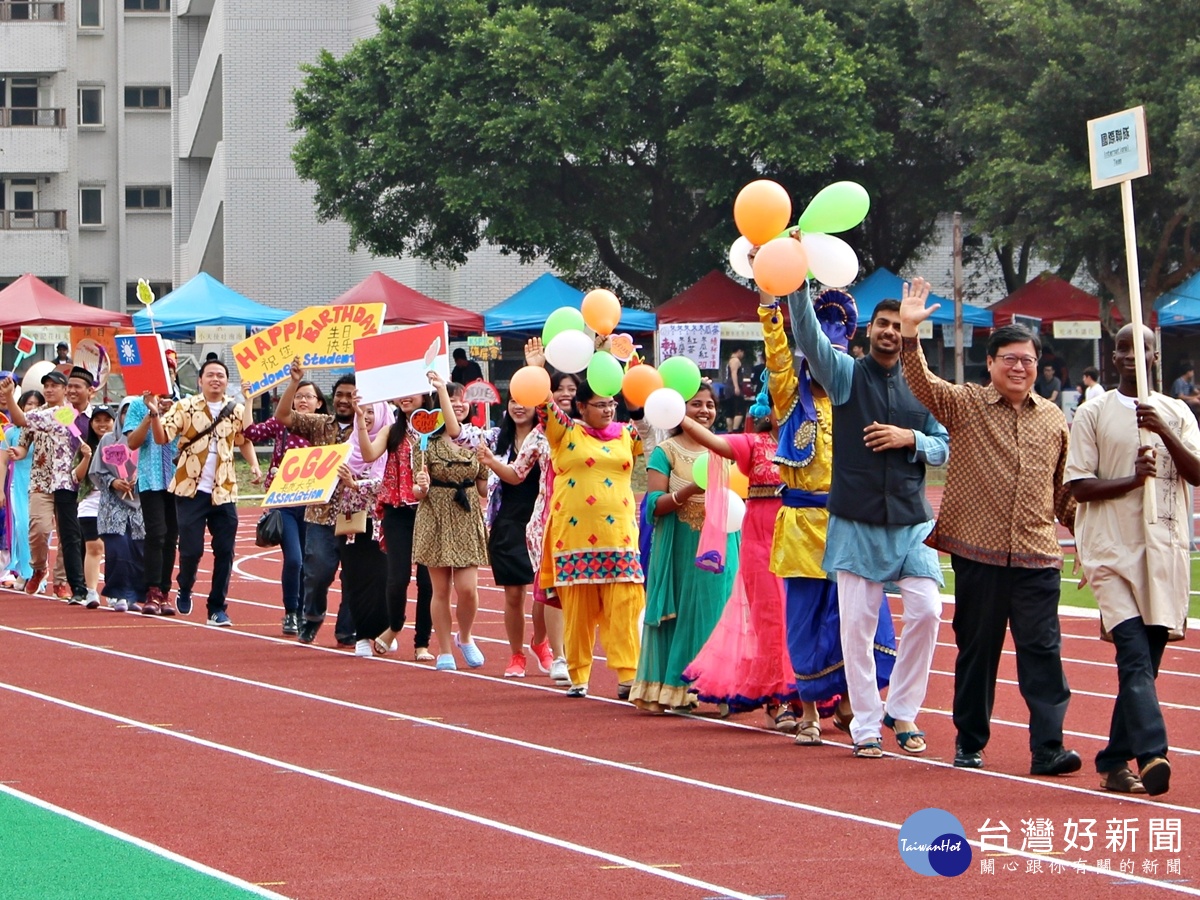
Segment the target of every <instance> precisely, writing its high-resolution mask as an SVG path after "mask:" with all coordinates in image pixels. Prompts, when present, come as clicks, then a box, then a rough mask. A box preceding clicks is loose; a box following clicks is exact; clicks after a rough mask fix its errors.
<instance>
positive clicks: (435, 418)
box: [408, 409, 446, 434]
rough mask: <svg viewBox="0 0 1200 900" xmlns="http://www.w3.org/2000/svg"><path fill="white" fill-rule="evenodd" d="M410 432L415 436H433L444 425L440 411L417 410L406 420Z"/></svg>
mask: <svg viewBox="0 0 1200 900" xmlns="http://www.w3.org/2000/svg"><path fill="white" fill-rule="evenodd" d="M408 422H409V424H410V425H411V426H412V430H413V431H415V432H416V433H417V434H433V433H434V432H435V431H437V430H438V429H439V428H441V427H442V426H443V425H444V424H446V423H445V420H444V419H443V418H442V411H441V410H440V409H439V410H437V411H436V412H433V411H432V410H428V409H418V410H417V411H416V412H414V413H413V414H412V415H411V416H410V417H409V419H408Z"/></svg>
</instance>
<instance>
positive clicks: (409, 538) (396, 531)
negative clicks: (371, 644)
mask: <svg viewBox="0 0 1200 900" xmlns="http://www.w3.org/2000/svg"><path fill="white" fill-rule="evenodd" d="M416 522H417V508H416V507H415V506H385V507H384V508H383V541H384V544H386V545H387V609H388V627H389V628H390V629H391V630H392V631H399V630H400V629H402V628H403V627H404V621H405V608H406V607H407V606H408V583H409V582H410V581H411V580H412V574H413V561H412V552H413V528H414V527H415V526H416ZM343 571H345V569H344V568H343ZM432 602H433V582H432V581H430V579H429V570H428V569H427V568H425V567H424V566H422V565H420V564H418V565H417V619H416V634H415V636H414V637H413V646H414V647H428V646H429V636H430V634H431V633H432V632H433V617H432V615H431V614H430V611H429V605H430V603H432Z"/></svg>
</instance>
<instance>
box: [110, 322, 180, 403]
mask: <svg viewBox="0 0 1200 900" xmlns="http://www.w3.org/2000/svg"><path fill="white" fill-rule="evenodd" d="M113 340H114V341H115V342H116V345H117V362H118V363H119V364H120V366H121V374H122V375H123V376H124V378H125V393H126V394H127V395H128V396H130V397H136V396H138V395H139V394H144V393H146V392H147V391H149V392H150V393H151V394H156V395H158V396H160V397H165V396H168V395H169V394H170V393H171V376H170V374H169V372H168V370H167V354H166V351H165V349H164V348H163V340H162V338H161V337H159V336H158V335H157V334H118V335H117V336H116V337H115V338H113Z"/></svg>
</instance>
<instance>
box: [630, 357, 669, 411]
mask: <svg viewBox="0 0 1200 900" xmlns="http://www.w3.org/2000/svg"><path fill="white" fill-rule="evenodd" d="M662 386H663V379H662V375H660V374H659V372H658V369H656V368H654V366H649V365H646V364H645V363H642V364H641V365H637V366H630V367H629V371H627V372H626V373H625V377H624V379H622V381H621V393H622V394H624V395H625V399H626V400H627V401H628V402H629V405H630V406H631V407H633V408H635V409H640V408H641V407H643V406H645V405H646V399H647V398H648V397H649V396H650V395H651V394H653V393H654V392H655V391H657V390H658V389H659V388H660V387H662Z"/></svg>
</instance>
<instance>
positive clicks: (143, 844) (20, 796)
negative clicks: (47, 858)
mask: <svg viewBox="0 0 1200 900" xmlns="http://www.w3.org/2000/svg"><path fill="white" fill-rule="evenodd" d="M0 792H3V793H5V794H8V795H9V796H10V797H14V798H16V799H17V800H23V801H24V802H26V803H29V804H32V805H33V806H37V807H39V808H41V809H44V810H46V811H47V812H52V813H55V814H56V815H60V816H64V817H65V818H68V819H70V820H71V821H73V822H78V823H79V824H80V825H86V826H87V827H88V828H92V829H95V830H96V831H99V832H100V833H101V834H106V835H108V836H109V837H114V838H117V839H118V840H121V841H124V842H125V843H127V844H132V845H133V846H135V847H139V848H141V849H142V850H147V851H149V852H150V853H153V854H154V855H155V856H160V857H162V858H163V859H166V860H170V861H171V862H173V863H178V864H179V865H181V866H186V867H187V868H189V869H192V870H193V871H196V872H199V873H200V874H202V875H208V876H211V877H212V878H216V879H217V880H219V881H224V882H226V883H227V884H231V885H233V886H234V887H238V888H241V889H242V890H244V891H249V892H250V893H252V894H258V895H259V896H260V897H271V898H274V900H288V898H287V897H286V895H284V894H277V893H275V892H274V891H269V890H267V889H266V888H264V887H261V886H259V885H257V884H253V883H251V882H249V881H245V880H243V879H241V878H238V877H237V876H236V875H230V874H229V873H228V872H222V871H221V870H220V869H214V868H212V867H211V866H206V865H204V863H202V862H197V861H196V860H194V859H188V858H187V857H186V856H180V855H179V854H178V853H175V852H174V851H172V850H168V849H167V848H166V847H160V846H158V844H152V843H150V842H149V841H145V840H142V839H141V838H140V837H135V836H134V835H132V834H129V833H127V832H124V831H119V830H118V829H116V828H113V827H112V826H110V825H105V824H104V823H103V822H97V821H96V820H95V819H89V818H88V817H87V816H82V815H80V814H79V813H77V812H72V811H71V810H69V809H63V808H62V807H61V806H55V805H54V804H53V803H50V802H49V801H48V800H43V799H41V798H40V797H34V796H33V795H32V794H26V793H25V792H24V791H18V790H17V789H16V788H12V787H9V786H8V785H5V784H0Z"/></svg>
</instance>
